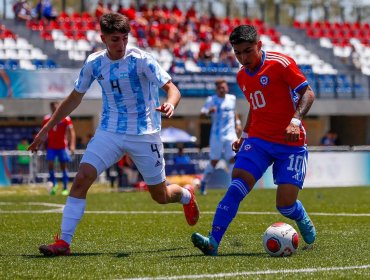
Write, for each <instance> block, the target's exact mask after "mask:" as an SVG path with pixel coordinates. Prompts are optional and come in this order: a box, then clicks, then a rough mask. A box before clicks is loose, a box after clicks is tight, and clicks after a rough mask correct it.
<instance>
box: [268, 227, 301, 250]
mask: <svg viewBox="0 0 370 280" xmlns="http://www.w3.org/2000/svg"><path fill="white" fill-rule="evenodd" d="M263 247H264V248H265V251H266V252H267V253H268V254H270V255H271V256H273V257H287V256H291V255H292V254H293V253H294V252H295V251H296V250H297V248H298V233H297V232H296V231H295V229H294V228H293V227H292V226H290V225H288V224H286V223H283V222H278V223H274V224H272V225H271V226H269V227H268V228H267V229H266V231H265V233H264V235H263Z"/></svg>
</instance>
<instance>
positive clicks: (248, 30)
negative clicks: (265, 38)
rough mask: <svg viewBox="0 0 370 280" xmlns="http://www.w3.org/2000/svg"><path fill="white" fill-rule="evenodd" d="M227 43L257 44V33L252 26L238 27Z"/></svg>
mask: <svg viewBox="0 0 370 280" xmlns="http://www.w3.org/2000/svg"><path fill="white" fill-rule="evenodd" d="M229 41H230V43H231V45H236V44H240V43H245V42H247V43H257V41H258V33H257V30H256V28H255V27H254V26H253V25H239V26H238V27H235V28H234V29H233V31H232V32H231V34H230V37H229Z"/></svg>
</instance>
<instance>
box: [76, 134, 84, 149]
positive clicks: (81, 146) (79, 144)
mask: <svg viewBox="0 0 370 280" xmlns="http://www.w3.org/2000/svg"><path fill="white" fill-rule="evenodd" d="M85 148H86V145H85V144H84V143H83V141H82V138H81V137H77V138H76V149H78V150H81V149H85Z"/></svg>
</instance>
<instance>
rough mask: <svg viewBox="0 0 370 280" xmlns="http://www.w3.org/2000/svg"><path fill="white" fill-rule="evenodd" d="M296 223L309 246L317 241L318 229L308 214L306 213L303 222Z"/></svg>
mask: <svg viewBox="0 0 370 280" xmlns="http://www.w3.org/2000/svg"><path fill="white" fill-rule="evenodd" d="M296 223H297V226H298V228H299V231H300V233H301V236H302V238H303V240H304V241H305V242H306V243H307V244H312V243H313V242H314V241H315V239H316V229H315V226H314V225H313V223H312V221H311V219H310V217H308V215H307V213H305V215H304V217H303V219H302V220H300V221H296Z"/></svg>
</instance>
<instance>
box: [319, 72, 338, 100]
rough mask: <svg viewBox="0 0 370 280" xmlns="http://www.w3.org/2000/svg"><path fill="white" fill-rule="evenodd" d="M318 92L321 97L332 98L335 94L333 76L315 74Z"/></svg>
mask: <svg viewBox="0 0 370 280" xmlns="http://www.w3.org/2000/svg"><path fill="white" fill-rule="evenodd" d="M317 82H318V94H319V95H320V97H322V98H333V97H334V96H335V76H334V75H317Z"/></svg>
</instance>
